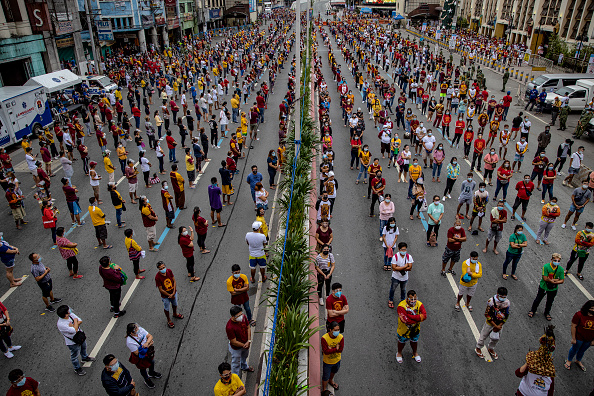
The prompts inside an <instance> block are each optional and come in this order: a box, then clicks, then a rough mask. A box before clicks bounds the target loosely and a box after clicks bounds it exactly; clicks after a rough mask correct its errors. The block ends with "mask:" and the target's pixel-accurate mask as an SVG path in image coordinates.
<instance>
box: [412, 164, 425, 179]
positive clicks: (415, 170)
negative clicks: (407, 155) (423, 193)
mask: <svg viewBox="0 0 594 396" xmlns="http://www.w3.org/2000/svg"><path fill="white" fill-rule="evenodd" d="M408 173H409V175H410V178H411V179H412V181H417V179H418V178H419V176H421V173H423V168H421V165H417V166H414V165H411V166H409V167H408Z"/></svg>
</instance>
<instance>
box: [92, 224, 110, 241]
mask: <svg viewBox="0 0 594 396" xmlns="http://www.w3.org/2000/svg"><path fill="white" fill-rule="evenodd" d="M95 236H96V237H97V239H102V240H106V239H107V226H106V225H105V224H101V225H98V226H95Z"/></svg>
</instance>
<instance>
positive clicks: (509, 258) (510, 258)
mask: <svg viewBox="0 0 594 396" xmlns="http://www.w3.org/2000/svg"><path fill="white" fill-rule="evenodd" d="M521 257H522V253H520V254H515V253H510V252H508V251H506V252H505V261H504V262H503V273H504V274H505V273H507V266H508V265H509V263H510V262H511V263H512V273H511V274H512V275H515V274H516V268H517V267H518V261H520V258H521Z"/></svg>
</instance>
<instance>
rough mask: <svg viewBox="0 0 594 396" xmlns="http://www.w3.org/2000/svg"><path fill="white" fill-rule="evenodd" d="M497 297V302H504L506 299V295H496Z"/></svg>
mask: <svg viewBox="0 0 594 396" xmlns="http://www.w3.org/2000/svg"><path fill="white" fill-rule="evenodd" d="M497 299H498V300H499V302H504V301H506V300H507V297H501V296H497Z"/></svg>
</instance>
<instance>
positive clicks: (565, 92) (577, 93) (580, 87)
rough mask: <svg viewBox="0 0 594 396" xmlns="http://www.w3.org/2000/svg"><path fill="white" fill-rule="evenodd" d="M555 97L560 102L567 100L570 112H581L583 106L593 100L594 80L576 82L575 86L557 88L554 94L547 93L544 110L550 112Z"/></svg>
mask: <svg viewBox="0 0 594 396" xmlns="http://www.w3.org/2000/svg"><path fill="white" fill-rule="evenodd" d="M556 97H558V98H559V99H560V100H561V101H564V100H566V99H569V107H571V110H572V111H582V110H583V109H584V106H586V105H587V104H588V103H590V102H592V100H594V80H589V79H582V80H577V82H576V84H575V85H568V86H566V87H562V88H559V89H558V90H556V91H555V92H547V98H546V99H545V110H549V111H550V110H551V108H552V107H553V102H554V101H555V98H556Z"/></svg>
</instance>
